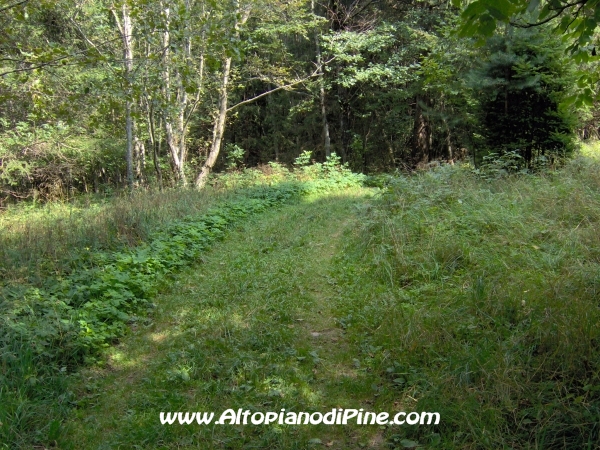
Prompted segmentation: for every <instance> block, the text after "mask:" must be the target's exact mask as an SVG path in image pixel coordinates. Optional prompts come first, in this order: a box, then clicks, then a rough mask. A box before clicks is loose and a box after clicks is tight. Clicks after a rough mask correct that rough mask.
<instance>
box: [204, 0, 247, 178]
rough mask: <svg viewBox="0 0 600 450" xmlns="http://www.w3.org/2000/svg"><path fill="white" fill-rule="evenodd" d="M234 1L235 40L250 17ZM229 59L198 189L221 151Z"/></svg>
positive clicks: (225, 114) (237, 2) (225, 64)
mask: <svg viewBox="0 0 600 450" xmlns="http://www.w3.org/2000/svg"><path fill="white" fill-rule="evenodd" d="M234 3H235V13H236V14H235V15H236V20H235V25H234V34H235V38H236V40H237V39H239V36H240V26H242V25H243V24H245V23H246V21H247V20H248V18H249V17H250V11H251V10H250V8H246V9H245V10H244V11H243V13H242V10H241V8H240V2H239V0H234ZM231 61H232V58H231V56H227V57H226V58H225V60H224V64H223V77H222V79H221V92H220V93H219V112H218V114H217V117H216V119H215V124H214V127H213V139H212V144H211V147H210V151H209V153H208V158H206V161H205V162H204V165H203V166H202V169H200V172H199V173H198V176H197V177H196V181H195V185H196V188H198V189H202V188H203V187H204V186H205V185H206V182H207V181H208V175H209V174H210V172H211V171H212V169H213V167H214V165H215V163H216V162H217V158H218V157H219V152H220V151H221V143H222V141H223V134H224V133H225V121H226V119H227V99H228V96H227V95H228V92H227V89H228V88H229V74H230V72H231Z"/></svg>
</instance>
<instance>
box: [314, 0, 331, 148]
mask: <svg viewBox="0 0 600 450" xmlns="http://www.w3.org/2000/svg"><path fill="white" fill-rule="evenodd" d="M310 5H311V11H312V13H313V14H315V0H311V2H310ZM315 52H316V55H317V70H318V74H319V75H320V76H319V101H320V103H321V126H322V127H323V146H324V148H325V157H326V158H328V157H329V156H330V155H331V138H330V136H329V122H327V105H326V98H325V82H324V80H323V76H324V75H323V58H322V56H321V44H320V42H319V32H318V31H317V32H315Z"/></svg>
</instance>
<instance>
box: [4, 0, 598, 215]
mask: <svg viewBox="0 0 600 450" xmlns="http://www.w3.org/2000/svg"><path fill="white" fill-rule="evenodd" d="M5 3H6V2H5ZM5 3H3V4H2V5H3V6H2V7H0V26H2V29H3V30H5V31H6V33H3V36H2V38H0V56H1V58H0V204H6V203H7V202H11V201H15V200H20V199H37V198H39V199H50V198H57V197H64V196H69V195H72V194H74V193H77V192H98V191H102V190H106V189H107V188H112V187H122V186H125V185H127V184H129V185H130V187H134V186H136V185H137V186H157V187H162V186H170V185H189V186H196V187H202V186H203V185H204V184H205V183H206V182H207V179H208V176H209V174H210V172H211V171H213V170H221V169H223V168H224V167H225V165H226V164H225V162H226V160H227V159H226V158H227V156H229V161H234V162H236V163H237V165H238V167H239V166H242V165H244V166H247V167H248V166H256V165H260V164H265V163H267V162H269V161H277V162H281V163H284V164H289V163H292V162H293V161H294V159H295V158H296V157H298V156H299V155H300V154H301V153H303V152H305V151H310V152H312V158H314V159H315V160H317V161H323V160H325V159H326V157H327V156H328V155H330V154H331V153H334V152H335V153H336V154H337V155H338V156H340V157H341V158H342V160H343V161H344V162H347V163H348V164H349V166H350V167H351V168H352V169H353V170H356V171H363V172H375V171H391V170H396V169H400V170H412V169H414V168H418V167H424V166H427V164H429V163H431V162H432V161H440V160H441V161H454V160H456V159H464V158H466V157H469V158H471V160H472V161H473V162H474V163H475V164H477V163H478V162H479V161H481V160H482V158H484V157H485V156H486V155H489V154H495V155H499V156H506V155H508V156H509V157H510V158H513V159H515V160H517V162H518V164H517V165H521V166H523V167H528V168H531V167H534V166H536V165H538V164H547V163H549V162H550V163H551V162H552V161H554V160H555V159H556V158H555V157H556V156H564V155H566V154H568V153H569V152H570V151H571V150H572V149H573V136H574V132H575V131H577V130H579V131H580V132H581V133H582V134H583V135H585V137H589V136H593V135H595V134H596V130H597V127H596V125H595V117H596V114H595V109H594V104H593V102H592V101H591V100H590V98H591V96H592V92H591V90H590V88H589V86H588V85H582V84H581V83H577V80H578V79H579V80H580V81H581V79H582V77H585V76H586V74H590V73H593V70H594V62H593V60H592V59H593V58H587V60H586V59H585V58H584V59H582V58H579V59H577V60H573V59H572V58H570V57H569V53H568V51H566V50H567V49H566V44H563V43H562V41H561V40H560V39H559V37H558V36H557V35H556V34H553V33H551V32H550V29H549V27H551V26H552V24H549V25H543V26H539V27H537V26H536V27H530V28H527V27H518V26H516V27H515V26H511V25H508V24H507V25H500V23H498V26H497V27H496V28H495V30H492V32H493V33H487V34H490V35H491V34H493V36H490V38H489V39H487V40H486V42H485V43H483V42H482V41H479V42H478V41H477V39H475V38H472V37H469V34H471V35H475V34H476V33H475V31H474V30H471V31H470V32H469V30H467V32H466V33H465V32H463V33H462V35H461V34H460V33H458V30H459V29H460V28H461V26H462V27H463V31H464V14H463V18H462V19H461V11H462V10H461V2H450V1H439V0H403V1H397V0H380V1H374V0H327V1H324V0H321V1H315V0H311V1H308V0H293V1H276V0H272V1H269V0H230V1H225V2H216V1H212V0H175V1H169V2H166V1H162V0H144V1H136V2H128V1H119V2H115V1H108V0H53V1H50V0H47V1H35V2H33V1H24V2H14V3H6V4H5ZM467 3H468V2H467ZM478 3H485V2H475V3H474V4H478ZM501 3H502V2H501ZM496 6H497V5H496ZM480 9H481V8H480ZM476 12H477V11H476ZM469 17H471V16H469ZM482 20H483V22H481V23H483V24H484V25H485V24H487V23H488V22H485V20H487V19H486V17H485V14H484V16H483V19H482ZM467 28H468V27H467ZM484 31H486V30H484ZM488 31H489V30H488ZM484 34H485V32H484ZM464 35H467V37H464ZM587 38H588V39H591V38H592V36H587ZM582 42H583V41H582ZM588 53H589V54H590V55H592V54H593V55H595V49H593V50H592V49H591V48H590V50H589V51H588ZM578 77H579V78H578ZM578 95H579V97H577V96H578ZM582 98H583V100H582ZM574 99H578V101H575V100H574ZM229 167H232V165H231V164H229Z"/></svg>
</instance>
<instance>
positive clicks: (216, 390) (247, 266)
mask: <svg viewBox="0 0 600 450" xmlns="http://www.w3.org/2000/svg"><path fill="white" fill-rule="evenodd" d="M368 196H369V192H368V191H365V190H362V191H360V190H358V191H347V192H345V193H343V194H340V195H337V196H329V197H321V198H313V199H309V200H305V201H304V202H302V203H300V204H296V205H291V206H286V207H284V208H283V209H279V210H277V211H272V212H269V213H267V214H264V215H262V216H261V217H257V218H255V219H253V220H251V221H249V222H248V223H246V224H245V225H244V226H243V227H241V228H240V229H238V230H235V231H234V232H233V233H231V234H230V235H229V236H228V237H227V238H226V240H225V241H224V242H223V243H222V244H219V245H216V246H215V247H214V248H213V249H212V250H211V251H210V252H209V253H207V254H206V255H205V260H204V261H203V263H202V264H199V265H197V266H195V267H193V268H190V269H189V270H187V271H186V272H184V273H183V274H181V275H179V276H178V277H177V278H176V280H175V281H174V285H173V286H172V289H171V292H170V293H169V294H165V295H162V296H160V297H159V298H158V299H157V300H156V303H157V310H156V313H155V314H154V317H153V322H152V323H147V324H144V323H139V324H135V325H133V330H134V331H133V333H132V334H131V335H130V336H128V337H127V338H126V339H124V340H123V341H122V342H121V343H120V344H119V345H118V346H116V347H114V348H112V349H110V350H109V353H108V355H107V359H106V363H105V365H104V367H102V368H96V369H94V370H91V371H89V370H88V371H86V372H84V373H82V374H81V382H80V383H79V386H80V392H79V393H78V398H80V399H81V400H80V402H79V405H78V408H77V410H76V411H75V413H74V415H73V419H72V420H71V421H70V423H68V424H66V429H65V431H64V433H63V435H62V437H61V440H60V441H59V447H60V448H64V449H83V448H85V449H96V448H97V449H109V448H110V449H113V448H127V449H129V448H149V449H158V448H165V449H171V448H173V449H175V448H201V449H205V448H206V449H209V448H227V449H238V448H270V449H273V448H281V449H294V448H298V449H300V448H310V447H314V446H319V445H320V444H321V445H323V446H326V448H340V449H342V448H365V447H367V448H379V447H383V442H382V439H381V438H380V432H381V430H379V429H378V427H377V426H369V427H365V428H360V429H357V428H356V427H354V428H353V427H350V426H346V427H343V426H326V425H319V426H286V425H268V426H265V425H263V426H253V425H247V426H241V425H240V426H236V425H225V426H215V425H210V426H204V425H198V424H195V425H184V426H182V425H170V426H168V425H165V426H163V425H161V424H160V422H159V412H161V411H214V412H215V413H216V414H217V415H218V414H220V413H221V412H222V411H224V410H226V409H228V408H233V409H236V410H237V409H238V408H243V409H249V410H254V411H262V412H267V411H280V410H281V409H282V408H285V409H286V410H287V411H296V412H300V411H320V412H323V413H325V412H328V411H331V409H332V408H336V407H340V408H360V407H368V405H369V402H370V401H371V400H370V399H371V397H372V395H373V389H372V387H371V384H370V383H369V382H367V381H366V380H365V379H364V372H362V371H360V370H358V364H357V360H356V359H355V357H354V355H355V352H356V349H354V346H353V345H352V344H351V343H350V342H348V341H347V339H346V338H345V334H344V332H343V330H342V328H341V327H340V326H338V322H337V321H336V318H338V316H337V315H336V310H335V309H336V308H335V305H336V303H338V302H339V301H340V299H341V298H342V295H343V293H342V292H341V290H340V289H339V288H338V287H337V285H336V281H335V279H333V278H331V270H330V268H331V264H332V258H333V256H334V255H336V254H337V253H338V252H340V251H341V249H340V247H341V245H342V241H343V235H344V230H346V229H348V228H349V227H352V226H353V224H354V223H355V220H356V206H357V205H361V204H364V202H365V197H368ZM371 409H372V408H371Z"/></svg>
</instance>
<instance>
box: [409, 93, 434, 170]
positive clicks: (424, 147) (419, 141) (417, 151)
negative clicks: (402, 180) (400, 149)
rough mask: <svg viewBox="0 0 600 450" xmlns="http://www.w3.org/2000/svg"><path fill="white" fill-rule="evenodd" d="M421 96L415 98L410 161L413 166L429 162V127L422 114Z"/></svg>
mask: <svg viewBox="0 0 600 450" xmlns="http://www.w3.org/2000/svg"><path fill="white" fill-rule="evenodd" d="M421 102H422V100H421V97H420V96H419V95H417V96H416V98H415V123H414V128H413V136H412V138H413V139H412V140H413V145H412V147H413V148H412V155H411V156H412V163H413V165H414V166H417V165H418V164H425V163H427V162H429V153H430V150H431V129H430V127H429V122H428V120H427V118H426V117H425V115H424V114H423V108H422V107H421Z"/></svg>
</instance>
